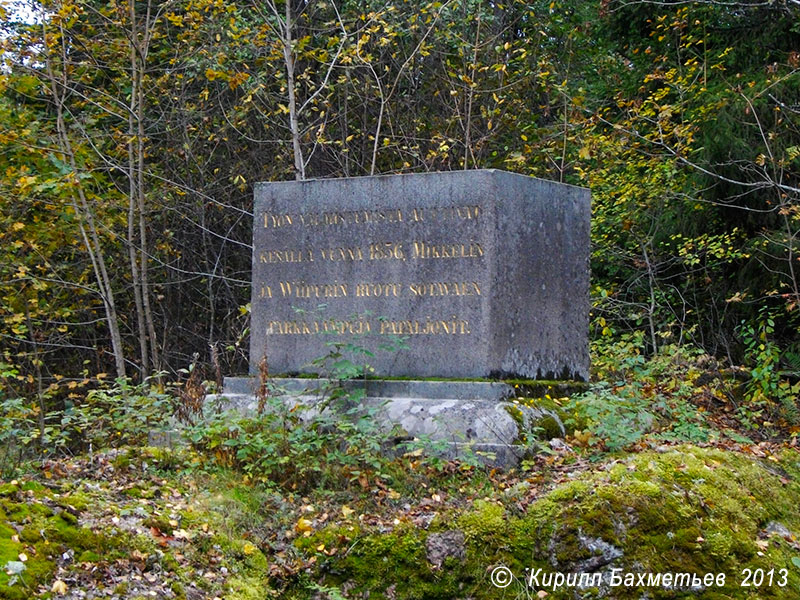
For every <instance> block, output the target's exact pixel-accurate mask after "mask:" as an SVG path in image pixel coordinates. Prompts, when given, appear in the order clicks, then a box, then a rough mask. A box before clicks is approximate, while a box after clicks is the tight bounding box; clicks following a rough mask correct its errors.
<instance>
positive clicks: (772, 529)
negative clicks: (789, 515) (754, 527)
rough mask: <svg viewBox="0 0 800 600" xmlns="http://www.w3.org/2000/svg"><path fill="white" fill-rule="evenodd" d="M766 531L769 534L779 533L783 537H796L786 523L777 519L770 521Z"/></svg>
mask: <svg viewBox="0 0 800 600" xmlns="http://www.w3.org/2000/svg"><path fill="white" fill-rule="evenodd" d="M764 532H765V533H766V534H767V535H778V536H780V537H782V538H786V539H789V540H790V539H792V537H794V536H793V535H792V532H791V531H789V529H788V528H787V527H786V525H784V524H783V523H778V522H777V521H770V522H769V523H767V527H766V528H765V529H764Z"/></svg>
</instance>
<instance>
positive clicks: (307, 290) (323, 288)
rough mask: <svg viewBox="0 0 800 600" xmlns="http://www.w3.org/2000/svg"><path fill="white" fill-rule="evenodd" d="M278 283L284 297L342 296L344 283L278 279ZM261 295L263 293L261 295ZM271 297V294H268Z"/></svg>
mask: <svg viewBox="0 0 800 600" xmlns="http://www.w3.org/2000/svg"><path fill="white" fill-rule="evenodd" d="M278 285H279V287H280V290H281V296H282V297H284V298H344V297H347V284H346V283H339V282H334V283H323V284H320V283H307V282H306V281H302V280H301V281H280V282H278ZM262 297H263V295H262ZM270 297H271V296H270Z"/></svg>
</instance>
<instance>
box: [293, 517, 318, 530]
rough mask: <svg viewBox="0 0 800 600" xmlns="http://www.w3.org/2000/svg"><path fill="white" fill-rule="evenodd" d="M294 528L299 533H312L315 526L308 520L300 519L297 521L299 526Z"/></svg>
mask: <svg viewBox="0 0 800 600" xmlns="http://www.w3.org/2000/svg"><path fill="white" fill-rule="evenodd" d="M294 528H295V530H296V531H299V532H300V533H305V532H307V531H312V530H313V529H314V526H313V524H312V523H311V521H309V520H308V519H303V518H300V519H299V520H298V521H297V524H296V525H295V526H294Z"/></svg>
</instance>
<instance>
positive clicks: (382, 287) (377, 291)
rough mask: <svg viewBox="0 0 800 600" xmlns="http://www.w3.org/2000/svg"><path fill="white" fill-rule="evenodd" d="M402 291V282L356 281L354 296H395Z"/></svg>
mask: <svg viewBox="0 0 800 600" xmlns="http://www.w3.org/2000/svg"><path fill="white" fill-rule="evenodd" d="M402 291H403V284H402V283H357V284H356V298H386V297H389V296H391V297H393V298H397V297H398V296H400V294H401V293H402Z"/></svg>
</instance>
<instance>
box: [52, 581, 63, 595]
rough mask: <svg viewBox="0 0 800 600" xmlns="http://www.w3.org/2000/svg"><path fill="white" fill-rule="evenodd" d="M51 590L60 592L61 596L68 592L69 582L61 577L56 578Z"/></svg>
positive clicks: (55, 592)
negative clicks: (65, 581)
mask: <svg viewBox="0 0 800 600" xmlns="http://www.w3.org/2000/svg"><path fill="white" fill-rule="evenodd" d="M50 591H51V592H53V593H54V594H58V595H59V596H63V595H64V594H66V593H67V584H66V583H64V582H63V581H61V580H60V579H56V580H55V581H54V582H53V587H51V588H50Z"/></svg>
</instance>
